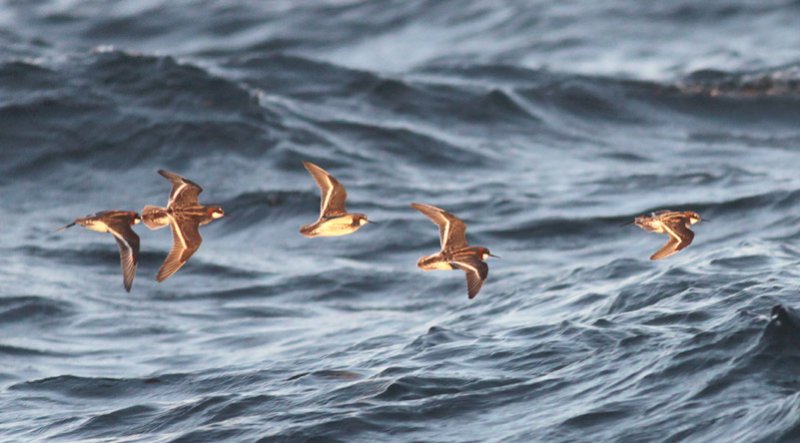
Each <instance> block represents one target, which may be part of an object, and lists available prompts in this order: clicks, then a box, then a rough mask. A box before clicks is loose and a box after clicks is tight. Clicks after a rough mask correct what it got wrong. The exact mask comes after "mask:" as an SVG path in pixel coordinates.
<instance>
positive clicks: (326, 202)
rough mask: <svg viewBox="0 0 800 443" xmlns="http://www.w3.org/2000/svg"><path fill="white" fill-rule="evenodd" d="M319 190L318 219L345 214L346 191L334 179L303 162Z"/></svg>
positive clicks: (322, 170) (323, 171)
mask: <svg viewBox="0 0 800 443" xmlns="http://www.w3.org/2000/svg"><path fill="white" fill-rule="evenodd" d="M303 166H305V168H306V170H308V172H309V174H311V177H313V178H314V181H315V182H317V186H319V190H320V201H319V216H320V218H324V217H332V216H337V215H343V214H346V213H347V210H346V209H345V200H347V191H346V190H345V189H344V186H342V184H341V183H339V181H338V180H336V178H334V177H333V176H332V175H330V174H328V172H327V171H325V170H324V169H322V168H320V167H319V166H317V165H315V164H314V163H311V162H303Z"/></svg>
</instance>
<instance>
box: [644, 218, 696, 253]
mask: <svg viewBox="0 0 800 443" xmlns="http://www.w3.org/2000/svg"><path fill="white" fill-rule="evenodd" d="M687 222H688V221H687V219H686V217H674V218H669V219H667V220H664V221H663V224H664V230H665V231H667V234H669V240H667V242H666V243H665V244H664V246H662V247H661V249H659V250H658V251H656V253H655V254H653V255H652V256H651V257H650V260H661V259H662V258H667V257H669V256H671V255H673V254H675V253H677V252H678V251H680V250H682V249H684V248H686V247H687V246H689V245H690V244H691V243H692V240H694V232H692V230H691V229H689V228H688V227H686V223H687Z"/></svg>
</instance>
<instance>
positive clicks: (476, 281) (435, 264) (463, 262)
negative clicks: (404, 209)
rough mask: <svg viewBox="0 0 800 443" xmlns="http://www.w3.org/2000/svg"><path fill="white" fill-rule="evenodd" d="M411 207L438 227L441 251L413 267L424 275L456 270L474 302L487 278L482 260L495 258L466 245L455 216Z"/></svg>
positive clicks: (419, 205) (415, 205)
mask: <svg viewBox="0 0 800 443" xmlns="http://www.w3.org/2000/svg"><path fill="white" fill-rule="evenodd" d="M411 207H412V208H414V209H416V210H417V211H419V212H421V213H422V214H423V215H425V216H426V217H428V218H429V219H430V220H431V221H432V222H433V223H435V224H436V225H437V226H439V241H440V243H441V247H442V249H441V251H439V252H437V253H435V254H431V255H428V256H425V257H422V258H420V259H419V261H418V262H417V267H419V268H420V269H423V270H425V271H433V270H453V269H460V270H462V271H464V272H465V273H466V276H467V295H468V296H469V298H470V299H472V298H475V296H476V295H478V292H479V291H480V290H481V286H483V282H484V280H486V277H488V276H489V265H487V264H486V262H485V260H487V259H488V258H489V257H496V258H499V257H497V256H496V255H493V254H492V253H491V252H489V250H488V249H486V248H484V247H481V246H469V244H468V243H467V225H465V224H464V222H463V221H461V219H459V218H458V217H456V216H455V215H453V214H451V213H449V212H447V211H445V210H443V209H441V208H437V207H436V206H431V205H426V204H422V203H412V204H411Z"/></svg>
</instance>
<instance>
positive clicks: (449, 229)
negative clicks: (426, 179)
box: [411, 203, 467, 250]
mask: <svg viewBox="0 0 800 443" xmlns="http://www.w3.org/2000/svg"><path fill="white" fill-rule="evenodd" d="M411 207H412V208H414V209H416V210H417V211H419V212H421V213H422V214H423V215H425V216H426V217H428V218H429V219H431V221H432V222H434V223H435V224H436V225H437V226H439V241H440V242H441V245H442V250H445V249H450V248H460V247H463V246H467V225H465V224H464V222H463V221H461V219H460V218H458V217H456V216H455V215H453V214H451V213H449V212H447V211H445V210H444V209H441V208H437V207H436V206H432V205H426V204H422V203H411Z"/></svg>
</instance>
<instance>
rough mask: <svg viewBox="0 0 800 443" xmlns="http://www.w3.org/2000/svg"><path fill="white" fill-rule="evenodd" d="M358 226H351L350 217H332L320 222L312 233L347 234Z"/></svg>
mask: <svg viewBox="0 0 800 443" xmlns="http://www.w3.org/2000/svg"><path fill="white" fill-rule="evenodd" d="M358 228H359V226H353V221H352V219H350V217H340V218H332V219H330V220H327V221H325V222H323V223H322V224H320V225H319V226H318V227H317V229H315V230H314V234H315V235H317V236H320V237H336V236H339V235H346V234H349V233H351V232H353V231H355V230H356V229H358Z"/></svg>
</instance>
